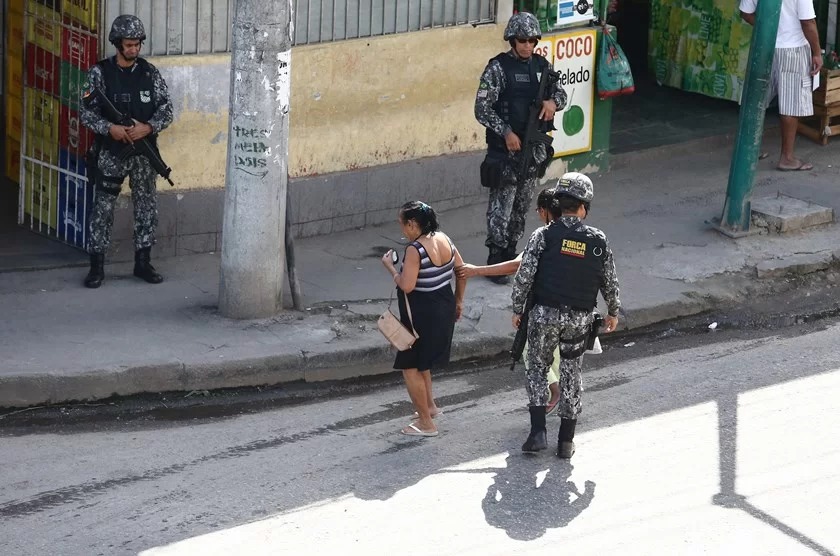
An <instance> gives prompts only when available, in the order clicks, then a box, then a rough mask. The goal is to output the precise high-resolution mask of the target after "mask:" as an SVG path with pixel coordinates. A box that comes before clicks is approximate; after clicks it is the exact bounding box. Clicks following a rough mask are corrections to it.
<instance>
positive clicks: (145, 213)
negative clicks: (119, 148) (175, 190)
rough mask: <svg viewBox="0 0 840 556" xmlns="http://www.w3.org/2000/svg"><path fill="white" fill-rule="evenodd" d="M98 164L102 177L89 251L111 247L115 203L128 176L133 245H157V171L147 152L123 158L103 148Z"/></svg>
mask: <svg viewBox="0 0 840 556" xmlns="http://www.w3.org/2000/svg"><path fill="white" fill-rule="evenodd" d="M98 167H99V172H100V177H99V181H98V183H97V184H96V187H95V188H94V194H93V210H92V211H91V215H90V229H89V234H88V252H89V253H105V252H106V251H107V250H108V246H109V245H110V244H111V230H112V229H113V227H114V206H115V205H116V203H117V197H118V196H119V193H120V189H122V182H123V180H125V178H126V176H128V185H129V187H130V188H131V203H132V205H133V206H134V249H135V250H140V249H143V248H145V247H151V246H152V245H154V244H155V228H157V223H158V212H157V192H156V184H155V180H156V179H157V173H156V172H155V171H154V169H153V168H152V166H151V164H149V159H147V158H146V157H145V156H132V157H130V158H128V159H126V160H124V161H121V160H118V159H117V158H116V157H115V156H114V155H113V154H111V152H110V151H108V150H107V149H102V152H101V153H100V154H99V164H98ZM103 178H104V179H103Z"/></svg>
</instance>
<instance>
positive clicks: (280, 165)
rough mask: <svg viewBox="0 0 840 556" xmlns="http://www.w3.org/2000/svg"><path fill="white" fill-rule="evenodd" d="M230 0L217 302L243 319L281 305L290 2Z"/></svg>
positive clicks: (224, 310)
mask: <svg viewBox="0 0 840 556" xmlns="http://www.w3.org/2000/svg"><path fill="white" fill-rule="evenodd" d="M234 5H235V6H236V13H235V15H234V19H233V51H232V53H231V64H230V65H231V68H230V69H231V71H230V82H231V83H230V115H229V124H228V150H227V155H228V156H227V169H226V183H225V208H224V224H223V228H222V233H223V238H222V263H221V277H220V282H219V310H220V312H221V313H222V315H224V316H226V317H231V318H240V319H245V318H261V317H267V316H271V315H274V314H276V313H278V312H279V311H280V310H282V308H283V304H282V292H283V268H284V261H285V252H284V249H285V246H284V223H285V220H284V219H285V217H286V188H287V187H288V177H287V173H288V156H289V147H288V144H289V102H290V96H291V81H290V75H291V74H290V63H291V58H292V52H291V48H292V36H291V35H292V26H291V25H292V23H291V22H292V5H291V0H278V1H265V0H238V1H237V2H235V3H234Z"/></svg>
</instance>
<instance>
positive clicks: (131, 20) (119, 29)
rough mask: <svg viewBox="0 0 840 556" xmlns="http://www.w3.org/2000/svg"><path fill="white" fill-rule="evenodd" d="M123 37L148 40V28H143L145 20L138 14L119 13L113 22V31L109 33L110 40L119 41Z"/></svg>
mask: <svg viewBox="0 0 840 556" xmlns="http://www.w3.org/2000/svg"><path fill="white" fill-rule="evenodd" d="M121 39H134V40H139V41H144V40H146V30H145V29H143V22H142V21H140V18H139V17H137V16H136V15H125V14H124V15H118V16H117V18H116V19H115V20H114V22H113V23H112V24H111V32H110V33H108V42H110V43H112V44H116V43H118V42H119V41H120V40H121Z"/></svg>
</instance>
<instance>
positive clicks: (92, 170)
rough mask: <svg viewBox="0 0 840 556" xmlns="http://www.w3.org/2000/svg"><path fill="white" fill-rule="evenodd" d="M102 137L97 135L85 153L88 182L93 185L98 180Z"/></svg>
mask: <svg viewBox="0 0 840 556" xmlns="http://www.w3.org/2000/svg"><path fill="white" fill-rule="evenodd" d="M102 142H103V141H102V138H101V137H99V136H97V137H96V139H95V140H94V141H93V144H92V145H91V146H90V147H88V150H87V152H86V153H85V170H86V175H87V179H88V183H89V184H91V185H95V184H96V183H97V181H99V152H100V151H101V150H102Z"/></svg>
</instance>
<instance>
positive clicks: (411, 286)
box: [382, 201, 466, 436]
mask: <svg viewBox="0 0 840 556" xmlns="http://www.w3.org/2000/svg"><path fill="white" fill-rule="evenodd" d="M399 223H400V227H401V229H402V232H403V234H404V235H405V237H406V238H407V239H408V240H409V241H410V243H409V245H408V246H407V247H406V248H405V254H404V256H403V264H402V266H401V268H400V270H399V271H397V269H396V268H395V266H394V263H393V262H392V260H391V251H390V250H389V251H388V252H387V253H385V256H383V257H382V264H383V265H385V268H387V269H388V271H389V272H390V273H391V275H392V276H393V278H394V282H395V283H396V285H397V299H398V302H399V307H400V320H401V321H402V323H403V324H404V325H405V326H407V327H408V328H413V329H414V331H415V332H416V333H417V335H418V336H419V339H418V340H417V341H416V342H415V343H414V345H413V346H412V347H411V348H410V349H407V350H405V351H401V352H399V353H397V357H396V360H395V361H394V368H395V369H401V370H402V372H403V378H404V379H405V385H406V388H407V389H408V395H409V396H410V397H411V402H412V403H413V404H414V408H415V409H416V410H417V414H416V420H414V421H413V422H412V423H411V424H410V425H408V426H407V427H405V428H404V429H402V431H401V432H402V433H403V434H406V435H409V436H437V434H438V431H437V427H436V426H435V423H434V421H433V420H432V419H433V418H434V417H435V416H436V415H437V414H438V413H440V410H439V409H438V407H437V405H436V404H435V399H434V396H433V395H432V376H431V369H433V368H435V369H437V368H441V367H444V366H446V364H447V363H449V351H450V348H451V345H452V333H453V331H454V329H455V321H456V320H458V318H460V316H461V309H462V306H463V301H464V290H465V288H466V279H464V278H457V277H456V276H455V273H454V269H455V268H457V267H460V266H461V265H463V264H464V261H463V259H462V258H461V254H460V253H458V249H456V247H455V245H454V244H453V243H452V241H451V240H450V239H449V238H448V237H447V236H446V235H445V234H444V233H442V232H440V231H438V230H439V224H438V219H437V214H435V211H434V209H432V207H430V206H429V205H427V204H426V203H423V202H422V201H411V202H409V203H406V204H404V205H403V206H402V207H401V208H400V212H399ZM453 280H454V281H455V292H454V294H453V292H452V281H453ZM406 302H407V303H408V305H410V308H411V319H409V316H408V311H407V308H406Z"/></svg>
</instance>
